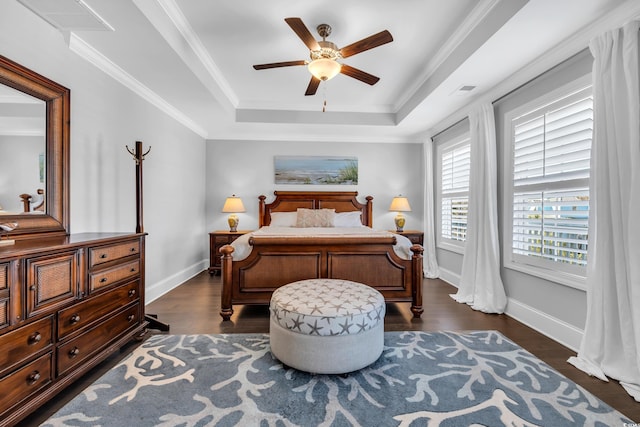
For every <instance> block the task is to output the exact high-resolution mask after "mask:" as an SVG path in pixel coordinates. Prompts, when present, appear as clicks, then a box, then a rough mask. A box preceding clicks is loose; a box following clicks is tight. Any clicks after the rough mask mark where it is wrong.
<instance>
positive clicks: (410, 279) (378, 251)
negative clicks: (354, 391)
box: [220, 191, 423, 320]
mask: <svg viewBox="0 0 640 427" xmlns="http://www.w3.org/2000/svg"><path fill="white" fill-rule="evenodd" d="M274 194H275V200H274V201H273V202H271V203H265V200H266V197H265V196H260V197H259V201H260V202H259V207H260V211H259V212H260V218H259V225H260V227H262V226H266V225H269V224H270V221H271V213H272V212H291V211H296V209H297V208H308V209H321V208H328V209H335V210H336V212H351V211H361V212H362V223H363V224H364V225H367V226H369V227H371V226H372V225H373V216H372V200H373V197H371V196H367V197H366V203H364V204H362V203H360V202H359V201H358V200H357V198H356V197H357V195H358V193H357V192H354V191H352V192H299V191H275V192H274ZM395 241H396V237H395V236H384V237H367V238H359V237H353V236H351V237H346V236H345V237H339V238H336V237H314V238H312V239H310V238H308V237H307V238H295V237H283V238H274V237H269V238H264V237H262V238H261V237H258V236H252V237H251V238H250V240H249V243H250V244H251V245H252V246H253V249H252V251H251V254H250V255H249V256H248V257H247V258H246V259H243V260H240V261H233V257H232V253H233V251H234V248H233V247H232V246H231V245H226V246H223V247H222V248H221V249H220V253H221V254H222V304H221V311H220V315H221V316H222V318H223V319H224V320H229V319H230V317H231V315H232V314H233V304H269V301H270V299H271V294H272V292H273V291H274V290H275V289H277V288H278V287H280V286H283V285H286V284H287V283H291V282H295V281H297V280H303V279H312V278H333V279H345V280H352V281H355V282H360V283H364V284H367V285H369V286H372V287H374V288H376V289H377V290H379V291H380V292H381V293H382V295H384V297H385V299H386V301H388V302H411V312H412V313H413V316H414V317H420V316H421V315H422V312H423V308H422V277H423V273H422V252H423V249H422V246H420V245H413V246H412V247H411V252H412V259H410V260H406V259H402V258H401V257H399V256H398V255H397V254H396V253H395V252H394V249H393V245H394V244H395Z"/></svg>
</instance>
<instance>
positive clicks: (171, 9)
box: [158, 0, 239, 108]
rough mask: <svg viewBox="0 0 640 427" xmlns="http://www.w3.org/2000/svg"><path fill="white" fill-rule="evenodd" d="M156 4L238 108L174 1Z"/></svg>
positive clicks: (228, 99) (162, 0)
mask: <svg viewBox="0 0 640 427" xmlns="http://www.w3.org/2000/svg"><path fill="white" fill-rule="evenodd" d="M158 4H159V5H160V7H161V8H162V10H163V11H164V12H165V13H166V14H167V16H168V17H169V19H170V20H171V22H172V23H173V25H174V26H175V28H176V29H177V30H178V32H179V33H180V35H181V36H182V37H183V38H184V40H185V41H186V42H187V44H188V45H189V47H190V48H191V50H192V51H193V53H194V54H195V55H196V57H197V59H198V60H199V61H200V63H201V64H202V65H203V66H204V68H205V70H206V71H207V73H208V74H209V76H210V77H211V78H212V79H213V80H214V82H215V83H216V84H217V85H218V88H219V89H220V91H221V92H222V93H223V94H224V96H225V97H226V98H227V101H228V102H229V103H230V104H231V105H233V107H234V108H238V104H239V100H238V97H237V96H236V94H235V92H234V91H233V89H232V88H231V85H230V84H229V82H228V81H227V79H225V78H224V76H223V75H222V72H221V71H220V69H219V68H218V66H217V65H216V63H215V61H214V60H213V58H211V55H210V54H209V51H208V50H207V49H206V48H205V47H204V44H202V41H200V38H199V37H198V35H197V34H196V32H195V31H193V28H192V27H191V25H190V24H189V21H188V20H187V18H186V17H185V16H184V14H183V13H182V10H181V9H180V7H179V6H178V5H177V4H176V2H175V1H174V0H158Z"/></svg>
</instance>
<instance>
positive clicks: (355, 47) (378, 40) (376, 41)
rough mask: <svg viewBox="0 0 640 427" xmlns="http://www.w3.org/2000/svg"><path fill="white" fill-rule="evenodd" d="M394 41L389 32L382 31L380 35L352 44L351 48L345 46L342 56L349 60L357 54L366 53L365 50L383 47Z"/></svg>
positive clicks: (341, 50)
mask: <svg viewBox="0 0 640 427" xmlns="http://www.w3.org/2000/svg"><path fill="white" fill-rule="evenodd" d="M392 41H393V36H391V33H390V32H389V31H387V30H384V31H380V32H379V33H378V34H374V35H372V36H369V37H367V38H364V39H362V40H360V41H357V42H355V43H351V44H350V45H349V46H345V47H343V48H342V49H340V54H341V55H342V57H343V58H348V57H350V56H353V55H355V54H356V53H360V52H364V51H365V50H369V49H373V48H374V47H378V46H382V45H383V44H387V43H390V42H392Z"/></svg>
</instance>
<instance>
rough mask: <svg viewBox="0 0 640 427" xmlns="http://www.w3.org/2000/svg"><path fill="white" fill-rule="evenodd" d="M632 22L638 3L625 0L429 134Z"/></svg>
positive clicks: (638, 11)
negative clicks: (607, 33) (602, 35)
mask: <svg viewBox="0 0 640 427" xmlns="http://www.w3.org/2000/svg"><path fill="white" fill-rule="evenodd" d="M635 19H640V2H638V1H637V0H627V1H626V2H624V3H622V4H621V5H620V6H618V7H617V8H615V9H613V10H612V11H610V12H609V13H607V14H605V15H603V16H602V17H600V18H598V19H596V20H595V21H593V22H591V23H590V24H588V25H585V26H584V27H582V28H581V29H580V30H578V31H577V32H575V33H574V34H572V35H570V36H569V37H567V38H566V39H565V40H564V41H562V42H561V43H558V44H557V45H556V46H554V47H553V48H552V49H550V50H548V51H547V52H545V53H544V54H542V55H540V56H539V57H538V58H536V59H534V60H533V61H531V62H529V63H528V64H526V65H525V66H524V67H522V68H520V69H519V70H518V71H516V72H515V73H513V74H512V75H511V76H510V77H509V78H508V79H505V80H503V81H502V82H501V83H499V84H498V85H496V86H494V87H493V88H491V89H489V90H488V91H486V92H484V93H483V94H481V95H478V97H476V98H475V99H473V100H470V101H469V103H468V104H467V105H466V106H465V107H463V108H461V109H459V110H457V111H456V112H454V113H452V114H450V115H449V116H448V117H447V118H445V119H444V120H441V121H440V122H439V123H437V124H436V125H435V126H433V128H432V129H431V130H430V131H429V132H430V133H431V134H433V135H436V134H437V133H439V132H441V131H442V130H444V129H446V128H448V127H449V126H451V124H453V123H456V122H458V121H460V120H462V119H464V118H465V117H467V116H468V115H469V112H470V111H472V110H473V109H474V108H477V107H478V106H479V105H480V104H482V103H485V102H493V101H495V100H496V99H498V98H500V97H502V96H504V95H505V94H507V93H509V92H510V91H511V90H513V88H516V87H519V86H521V85H523V84H525V83H526V82H528V81H530V80H532V79H534V78H536V77H537V76H539V75H541V74H542V73H544V72H545V71H547V70H550V69H551V68H553V67H554V66H556V65H558V64H560V63H561V62H562V61H565V60H566V59H568V58H570V57H571V56H573V55H575V54H576V53H578V52H580V51H581V50H583V49H585V48H588V47H589V42H590V41H591V39H592V38H594V37H596V36H598V35H600V34H602V33H604V32H605V31H608V30H611V29H613V28H615V27H619V26H622V25H624V24H625V23H627V22H629V21H632V20H635Z"/></svg>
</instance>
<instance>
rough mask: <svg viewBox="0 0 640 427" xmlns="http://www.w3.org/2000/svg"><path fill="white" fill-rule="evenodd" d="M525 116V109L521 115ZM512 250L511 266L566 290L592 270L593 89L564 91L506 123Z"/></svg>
mask: <svg viewBox="0 0 640 427" xmlns="http://www.w3.org/2000/svg"><path fill="white" fill-rule="evenodd" d="M520 111H522V109H521V110H520ZM507 126H509V128H510V129H509V133H508V134H507V135H510V144H509V145H510V148H511V150H510V158H509V160H510V162H509V163H510V165H511V168H510V177H508V178H507V181H509V182H510V185H511V188H510V191H509V192H508V193H507V194H510V197H509V199H510V202H511V203H510V209H509V210H510V212H508V214H507V215H505V218H508V219H510V222H511V224H510V233H509V234H510V242H509V241H508V240H507V242H508V243H506V244H505V246H507V247H508V248H505V252H506V250H507V249H508V251H509V252H508V253H506V255H507V256H506V257H505V258H506V261H507V263H506V264H509V265H507V266H511V267H514V268H518V269H522V270H524V271H527V272H530V273H533V274H536V275H538V276H541V277H546V278H549V279H551V280H554V281H560V282H562V283H568V284H574V283H580V278H584V275H585V267H586V265H587V254H588V251H587V238H588V234H589V229H588V222H589V167H590V157H591V141H592V137H593V95H592V90H591V87H586V88H584V86H583V88H581V89H578V90H576V89H575V86H574V88H573V89H571V88H566V89H564V90H562V91H561V93H555V94H554V99H552V100H551V102H547V103H544V104H543V105H540V104H538V105H537V106H529V108H528V109H525V110H524V112H523V113H522V114H518V113H512V115H510V116H509V117H508V120H507Z"/></svg>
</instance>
